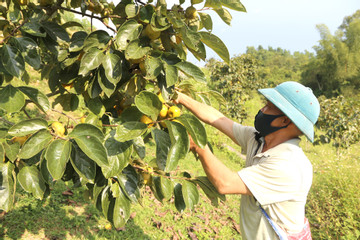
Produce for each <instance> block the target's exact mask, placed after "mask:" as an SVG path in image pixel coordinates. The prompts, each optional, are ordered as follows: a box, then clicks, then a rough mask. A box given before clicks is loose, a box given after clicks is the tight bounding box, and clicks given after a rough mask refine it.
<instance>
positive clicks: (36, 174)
mask: <svg viewBox="0 0 360 240" xmlns="http://www.w3.org/2000/svg"><path fill="white" fill-rule="evenodd" d="M17 178H18V181H19V183H20V185H21V187H22V188H23V189H24V190H25V191H26V192H29V193H32V194H33V196H34V197H35V198H37V199H40V200H42V199H43V197H44V193H45V190H46V185H45V181H44V179H43V177H42V176H41V173H40V171H39V170H38V169H37V168H36V166H35V165H33V166H25V167H23V168H22V169H21V170H20V171H19V173H18V175H17Z"/></svg>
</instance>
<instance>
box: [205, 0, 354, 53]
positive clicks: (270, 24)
mask: <svg viewBox="0 0 360 240" xmlns="http://www.w3.org/2000/svg"><path fill="white" fill-rule="evenodd" d="M241 3H242V4H243V5H244V6H245V8H246V10H247V12H246V13H243V12H236V11H231V14H232V17H233V19H232V22H231V26H228V25H227V24H225V23H223V22H221V19H220V18H219V17H218V16H216V15H212V18H213V22H214V26H213V33H214V34H215V35H217V36H218V37H220V38H221V39H222V40H223V42H224V43H225V45H226V46H227V48H228V50H229V53H230V56H231V57H233V56H234V55H238V54H242V53H245V52H246V47H247V46H254V47H258V46H259V45H262V46H263V47H264V48H267V47H269V46H271V47H273V48H275V49H276V48H277V47H280V48H282V49H286V50H290V52H291V53H293V52H295V51H299V52H304V51H305V50H307V51H310V52H314V50H313V46H315V45H318V41H319V40H320V34H319V32H318V30H317V29H316V25H317V24H325V25H326V26H327V27H328V28H329V30H330V32H331V33H332V34H334V33H335V31H336V30H337V28H338V27H339V26H340V25H341V23H342V21H343V19H344V17H346V16H349V15H352V14H353V13H355V12H356V10H358V9H360V0H341V1H339V0H301V1H300V0H271V1H269V0H241ZM207 57H215V58H218V57H217V56H216V54H215V53H214V52H211V51H207Z"/></svg>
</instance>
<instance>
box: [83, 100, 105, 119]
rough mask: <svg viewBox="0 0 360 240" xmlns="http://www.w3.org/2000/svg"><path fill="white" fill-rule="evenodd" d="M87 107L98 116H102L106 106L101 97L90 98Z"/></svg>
mask: <svg viewBox="0 0 360 240" xmlns="http://www.w3.org/2000/svg"><path fill="white" fill-rule="evenodd" d="M87 107H88V108H89V110H90V111H91V112H92V113H94V114H95V115H97V116H102V115H103V114H104V113H105V107H104V105H103V103H102V102H101V99H100V97H96V98H91V99H89V100H88V102H87Z"/></svg>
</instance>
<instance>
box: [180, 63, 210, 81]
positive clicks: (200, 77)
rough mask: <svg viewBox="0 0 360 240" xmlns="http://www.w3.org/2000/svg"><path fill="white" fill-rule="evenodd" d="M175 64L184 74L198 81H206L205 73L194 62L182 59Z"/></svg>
mask: <svg viewBox="0 0 360 240" xmlns="http://www.w3.org/2000/svg"><path fill="white" fill-rule="evenodd" d="M175 66H176V67H177V68H178V69H180V70H181V71H182V72H184V73H185V74H186V75H188V76H190V77H193V78H194V79H195V80H197V81H200V82H206V78H205V74H204V73H203V71H201V69H200V68H199V67H198V66H196V65H195V64H193V63H190V62H186V61H183V62H179V63H177V64H175Z"/></svg>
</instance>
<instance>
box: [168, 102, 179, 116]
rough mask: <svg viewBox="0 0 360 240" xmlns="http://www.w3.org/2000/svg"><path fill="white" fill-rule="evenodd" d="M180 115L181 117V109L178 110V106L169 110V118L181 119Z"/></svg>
mask: <svg viewBox="0 0 360 240" xmlns="http://www.w3.org/2000/svg"><path fill="white" fill-rule="evenodd" d="M180 115H181V110H180V108H178V106H175V105H174V106H171V107H170V108H169V111H168V117H169V118H176V117H180Z"/></svg>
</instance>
